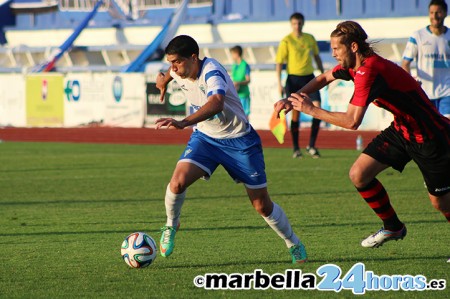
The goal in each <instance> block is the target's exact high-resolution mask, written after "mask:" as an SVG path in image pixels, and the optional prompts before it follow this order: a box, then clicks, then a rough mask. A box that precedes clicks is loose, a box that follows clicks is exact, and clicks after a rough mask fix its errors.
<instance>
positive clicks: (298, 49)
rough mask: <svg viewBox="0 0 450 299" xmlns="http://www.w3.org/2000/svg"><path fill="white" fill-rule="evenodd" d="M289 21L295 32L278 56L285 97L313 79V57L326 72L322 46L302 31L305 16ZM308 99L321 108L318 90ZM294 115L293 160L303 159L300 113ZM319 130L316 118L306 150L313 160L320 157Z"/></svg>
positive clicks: (319, 67)
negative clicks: (284, 72)
mask: <svg viewBox="0 0 450 299" xmlns="http://www.w3.org/2000/svg"><path fill="white" fill-rule="evenodd" d="M290 22H291V27H292V33H291V34H289V35H287V36H286V37H285V38H283V40H282V41H281V42H280V45H279V46H278V52H277V57H276V72H277V77H278V87H279V90H280V93H281V94H283V91H285V93H286V96H290V94H291V93H293V92H296V91H298V90H299V89H300V88H302V87H303V86H305V85H306V84H307V83H308V82H309V81H310V80H311V79H313V78H314V74H313V72H314V67H313V64H312V57H314V60H315V61H316V64H317V68H318V69H319V70H320V71H321V72H322V73H323V65H322V60H321V59H320V56H319V47H318V46H317V42H316V39H315V38H314V36H312V35H311V34H308V33H304V32H302V29H303V25H304V24H305V17H304V16H303V15H302V14H301V13H298V12H296V13H294V14H293V15H292V16H291V17H290ZM284 63H286V64H287V73H288V76H287V79H286V87H285V88H283V84H282V83H281V70H282V68H283V64H284ZM309 96H310V98H311V99H312V100H313V103H314V105H316V106H320V93H319V92H318V91H317V92H315V93H313V94H310V95H309ZM291 113H292V120H291V135H292V143H293V145H294V154H293V156H292V157H293V158H301V157H302V152H301V151H300V146H299V144H298V136H299V125H300V112H298V111H295V110H293V111H292V112H291ZM319 128H320V119H316V118H314V119H313V121H312V125H311V136H310V138H309V145H308V146H307V147H306V151H307V152H308V154H310V155H311V156H312V157H313V158H320V154H319V151H318V150H317V148H316V147H315V144H316V139H317V135H318V133H319Z"/></svg>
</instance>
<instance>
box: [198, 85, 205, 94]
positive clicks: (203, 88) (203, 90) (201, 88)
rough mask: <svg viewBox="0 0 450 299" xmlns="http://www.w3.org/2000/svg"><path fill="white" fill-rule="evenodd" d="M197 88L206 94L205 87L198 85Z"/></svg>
mask: <svg viewBox="0 0 450 299" xmlns="http://www.w3.org/2000/svg"><path fill="white" fill-rule="evenodd" d="M199 88H200V91H201V92H202V93H203V94H206V89H205V86H203V84H200V86H199Z"/></svg>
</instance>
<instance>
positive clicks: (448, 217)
mask: <svg viewBox="0 0 450 299" xmlns="http://www.w3.org/2000/svg"><path fill="white" fill-rule="evenodd" d="M442 214H444V216H445V218H447V221H448V222H449V223H450V212H444V213H442Z"/></svg>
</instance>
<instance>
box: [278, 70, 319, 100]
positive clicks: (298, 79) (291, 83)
mask: <svg viewBox="0 0 450 299" xmlns="http://www.w3.org/2000/svg"><path fill="white" fill-rule="evenodd" d="M312 79H314V75H313V74H311V75H306V76H296V75H288V76H287V79H286V96H287V97H288V96H290V95H291V93H294V92H297V91H298V90H299V89H300V88H302V87H303V86H305V85H306V84H307V83H308V82H309V81H311V80H312ZM308 96H309V97H310V98H311V100H313V101H319V102H320V92H319V91H316V92H313V93H311V94H309V95H308Z"/></svg>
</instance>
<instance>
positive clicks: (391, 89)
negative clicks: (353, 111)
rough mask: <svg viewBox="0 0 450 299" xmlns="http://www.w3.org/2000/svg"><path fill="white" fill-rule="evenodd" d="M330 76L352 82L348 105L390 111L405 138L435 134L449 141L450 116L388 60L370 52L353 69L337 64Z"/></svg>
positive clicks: (426, 137) (418, 140) (418, 138)
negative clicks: (376, 107)
mask: <svg viewBox="0 0 450 299" xmlns="http://www.w3.org/2000/svg"><path fill="white" fill-rule="evenodd" d="M333 76H334V77H335V78H336V79H343V80H347V81H348V80H352V81H353V82H354V83H355V92H354V94H353V96H352V98H351V100H350V103H351V104H352V105H355V106H360V107H365V106H368V105H369V104H370V103H374V104H375V105H377V106H379V107H381V108H384V109H386V110H388V111H390V112H391V113H392V114H393V115H394V127H395V129H396V130H397V131H398V132H399V133H400V134H401V135H402V136H403V137H404V138H405V139H406V140H408V141H411V142H416V143H423V142H424V141H426V140H431V139H435V138H439V139H441V140H445V141H446V142H447V143H450V120H449V119H447V118H446V117H444V116H442V115H441V114H439V112H438V111H437V109H436V107H435V106H434V105H433V103H431V101H430V100H429V99H428V97H427V95H426V94H425V92H424V91H423V90H422V88H421V87H420V84H419V83H418V82H417V81H416V80H415V79H414V78H413V77H411V75H410V74H408V73H407V72H406V71H405V70H403V69H402V68H401V67H399V66H398V65H396V64H395V63H393V62H392V61H389V60H387V59H384V58H382V57H380V56H379V55H377V54H373V55H371V56H369V57H367V58H366V59H365V60H364V62H363V64H362V65H361V66H360V67H359V68H358V70H357V71H356V72H355V71H354V70H353V69H344V68H343V67H341V66H340V65H338V66H336V67H335V68H334V69H333Z"/></svg>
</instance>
